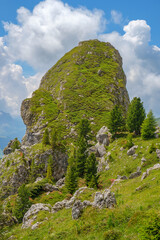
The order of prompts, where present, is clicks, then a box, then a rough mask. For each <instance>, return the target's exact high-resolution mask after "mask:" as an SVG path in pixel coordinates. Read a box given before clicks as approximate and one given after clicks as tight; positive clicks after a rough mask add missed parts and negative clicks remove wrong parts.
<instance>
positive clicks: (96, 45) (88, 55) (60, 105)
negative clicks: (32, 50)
mask: <svg viewBox="0 0 160 240" xmlns="http://www.w3.org/2000/svg"><path fill="white" fill-rule="evenodd" d="M115 104H119V105H121V106H122V109H123V112H124V114H125V113H126V111H127V107H128V104H129V97H128V92H127V90H126V76H125V74H124V71H123V69H122V58H121V56H120V54H119V52H118V51H117V50H116V49H115V48H114V47H113V46H112V45H111V44H110V43H105V42H100V41H98V40H90V41H84V42H80V43H79V45H78V46H77V47H75V48H74V49H72V50H71V51H70V52H68V53H66V54H65V55H64V56H63V57H62V58H61V59H60V60H59V61H58V62H57V63H56V64H55V65H54V66H53V67H52V68H51V69H50V70H49V71H48V72H47V73H46V74H45V75H44V77H43V78H42V80H41V84H40V87H39V89H38V90H36V91H35V92H34V93H33V94H32V97H31V98H29V99H25V100H24V101H23V102H22V106H21V116H22V119H23V121H24V123H25V125H26V128H27V130H26V134H25V136H24V138H23V144H24V145H26V146H29V145H32V144H35V143H38V142H40V140H41V138H42V135H43V132H44V129H45V128H46V127H48V128H50V129H52V128H56V129H60V131H62V130H63V136H62V137H63V138H64V137H65V138H72V137H74V136H75V135H76V125H77V123H78V122H79V121H80V119H82V118H87V119H89V120H90V121H91V124H92V130H93V131H95V133H96V132H97V131H98V130H99V129H100V128H101V127H102V126H103V125H106V123H107V121H108V114H109V112H110V110H111V109H112V108H113V106H114V105H115Z"/></svg>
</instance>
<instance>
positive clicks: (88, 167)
mask: <svg viewBox="0 0 160 240" xmlns="http://www.w3.org/2000/svg"><path fill="white" fill-rule="evenodd" d="M85 180H86V184H87V186H89V187H94V188H95V187H97V185H98V175H97V161H96V156H95V154H94V153H91V154H90V156H89V157H88V158H87V160H86V163H85Z"/></svg>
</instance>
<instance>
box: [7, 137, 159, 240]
mask: <svg viewBox="0 0 160 240" xmlns="http://www.w3.org/2000/svg"><path fill="white" fill-rule="evenodd" d="M151 143H154V144H155V145H156V146H157V148H159V147H160V139H154V140H148V141H142V140H141V139H140V138H135V139H134V144H135V145H138V149H137V150H136V153H137V154H138V157H137V158H136V159H133V157H128V156H127V150H123V151H120V148H121V147H122V146H123V145H124V144H125V139H124V138H120V139H117V140H116V141H114V142H113V143H111V144H110V146H109V147H108V151H110V152H111V156H112V159H111V162H110V170H109V171H104V172H102V173H101V176H100V186H101V188H102V190H103V189H104V188H107V187H109V186H110V184H111V179H115V178H116V177H117V175H118V174H120V175H127V176H129V175H130V173H131V172H134V171H136V169H137V167H138V166H140V164H141V158H142V156H144V157H145V158H146V160H147V162H146V163H145V165H144V166H143V167H142V172H144V171H145V170H146V169H147V168H149V167H150V166H153V165H154V164H155V163H157V162H159V159H157V157H156V154H155V153H152V154H149V152H148V147H149V146H150V145H151ZM159 182H160V170H154V171H152V172H151V173H150V175H149V176H148V177H147V178H146V179H144V180H143V182H142V181H141V176H140V177H138V178H135V179H129V180H122V181H121V182H119V183H117V184H115V185H114V186H113V188H112V191H113V192H114V193H115V194H116V199H117V206H116V208H115V209H112V210H109V209H102V210H100V209H95V208H92V207H88V208H87V209H85V210H84V212H83V214H82V216H81V217H80V218H79V219H78V220H72V217H71V209H68V210H66V209H64V210H61V211H59V212H57V213H55V214H51V213H45V212H40V213H39V214H38V218H37V219H36V221H35V222H37V221H39V222H41V221H43V222H42V224H41V225H40V226H39V227H38V229H36V230H30V229H26V230H23V231H22V230H21V225H17V226H14V227H12V228H11V229H8V231H9V233H8V234H7V237H8V238H9V236H11V235H12V236H14V237H15V238H14V239H23V240H27V239H31V240H40V239H47V240H48V239H56V240H57V239H67V240H73V239H78V240H80V239H84V240H87V239H99V240H102V239H103V240H105V234H106V233H107V232H108V230H111V229H112V230H113V232H117V231H118V232H120V234H121V236H119V237H118V238H117V239H128V240H134V239H136V240H137V239H141V238H140V235H139V234H140V232H141V229H142V227H143V225H145V221H146V220H147V221H148V217H149V216H150V215H152V214H153V213H154V212H157V213H158V212H159V213H160V204H159V196H160V185H159ZM81 184H82V183H81ZM139 186H143V187H142V190H141V191H136V188H137V187H139ZM64 197H68V195H66V194H65V189H64V190H62V193H57V192H53V193H50V194H49V195H46V194H42V195H41V196H39V197H38V198H36V199H34V203H36V202H44V203H50V204H52V205H53V204H54V203H55V201H58V200H61V199H62V198H64ZM80 199H81V200H82V201H83V200H84V199H88V200H92V201H93V191H89V190H87V191H86V192H85V193H84V194H82V195H81V196H80ZM45 217H47V218H48V220H44V218H45ZM112 235H113V234H112ZM107 239H108V238H107ZM111 239H112V238H111ZM113 239H114V238H113Z"/></svg>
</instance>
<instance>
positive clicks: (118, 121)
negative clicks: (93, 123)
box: [108, 105, 125, 135]
mask: <svg viewBox="0 0 160 240" xmlns="http://www.w3.org/2000/svg"><path fill="white" fill-rule="evenodd" d="M124 126H125V121H124V118H123V115H122V110H121V108H120V107H119V106H118V105H115V106H114V107H113V109H112V111H111V112H110V118H109V124H108V127H109V130H110V132H111V133H112V134H114V135H115V134H116V133H117V132H120V131H122V129H123V128H124Z"/></svg>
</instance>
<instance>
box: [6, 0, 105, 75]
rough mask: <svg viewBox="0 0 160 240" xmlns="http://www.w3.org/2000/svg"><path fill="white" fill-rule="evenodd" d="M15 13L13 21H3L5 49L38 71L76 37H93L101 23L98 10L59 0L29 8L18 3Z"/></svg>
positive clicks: (102, 27) (51, 62)
mask: <svg viewBox="0 0 160 240" xmlns="http://www.w3.org/2000/svg"><path fill="white" fill-rule="evenodd" d="M17 13H18V16H17V20H18V24H17V25H16V24H12V23H4V27H5V30H6V31H7V32H8V35H7V37H6V41H7V45H8V48H9V51H10V53H12V55H13V56H14V57H15V58H16V59H20V60H22V61H26V62H27V63H28V64H30V65H31V66H32V67H34V68H35V69H36V70H38V71H42V70H43V71H46V70H47V69H48V68H49V67H51V66H52V65H53V63H55V61H57V60H58V59H59V58H60V57H61V56H62V55H63V54H64V53H65V52H66V51H68V50H70V49H71V48H72V47H73V46H75V45H77V43H78V42H79V41H81V40H86V39H90V38H97V34H98V33H100V32H102V31H103V30H104V26H105V20H104V18H103V12H102V11H100V10H93V11H89V10H87V9H85V8H73V7H70V6H69V5H68V4H64V3H63V2H61V1H59V0H46V1H43V2H40V3H39V4H38V5H37V6H35V8H34V10H33V12H30V11H29V10H28V9H26V8H24V7H21V8H20V9H18V11H17Z"/></svg>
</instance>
